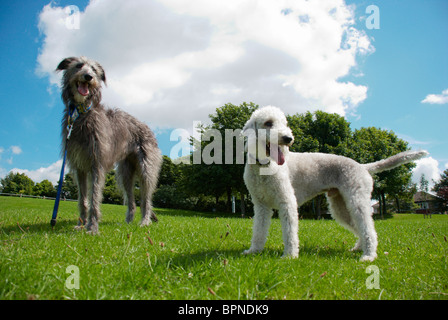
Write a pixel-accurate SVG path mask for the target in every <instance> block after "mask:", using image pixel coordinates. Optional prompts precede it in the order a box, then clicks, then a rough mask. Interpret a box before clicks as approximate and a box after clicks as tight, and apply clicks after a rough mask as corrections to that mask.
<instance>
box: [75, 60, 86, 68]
mask: <svg viewBox="0 0 448 320" xmlns="http://www.w3.org/2000/svg"><path fill="white" fill-rule="evenodd" d="M83 65H84V63H81V62H80V63H78V64H77V65H76V68H78V69H81V68H82V66H83Z"/></svg>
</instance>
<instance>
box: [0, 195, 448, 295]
mask: <svg viewBox="0 0 448 320" xmlns="http://www.w3.org/2000/svg"><path fill="white" fill-rule="evenodd" d="M53 204H54V202H53V201H49V200H40V199H25V198H12V197H0V244H1V245H0V299H287V300H291V299H448V296H447V294H448V267H447V253H448V243H447V237H448V216H446V215H443V216H442V215H433V216H432V219H423V216H422V215H395V216H394V218H392V219H387V220H377V221H376V222H375V226H376V229H377V232H378V239H379V246H378V258H377V260H375V261H374V262H359V258H360V257H361V253H359V252H358V253H352V252H349V249H350V248H351V247H352V246H353V245H354V243H355V237H354V236H353V235H352V234H351V233H350V232H348V231H346V230H345V229H343V228H342V227H341V226H339V225H338V224H337V223H335V222H334V221H329V220H321V221H314V220H302V221H300V225H299V239H300V254H299V258H298V259H282V258H280V257H281V255H282V250H283V244H282V240H281V228H280V221H279V220H278V219H273V221H272V225H271V229H270V235H269V238H268V242H267V244H266V249H265V250H264V251H263V253H261V254H258V255H251V256H244V255H242V254H241V252H242V251H243V250H244V249H247V248H248V247H249V245H250V239H251V235H252V220H250V219H240V218H231V217H227V218H226V217H217V216H216V215H215V216H212V215H211V214H210V215H207V214H203V213H196V212H189V211H180V210H170V209H157V210H156V212H157V214H158V217H159V222H158V223H155V224H152V225H150V226H149V227H144V228H141V227H139V225H138V220H139V218H140V216H139V212H137V214H136V221H134V222H133V223H131V224H126V223H125V222H124V213H125V211H126V209H125V207H123V206H116V205H103V206H102V212H103V219H102V221H101V223H100V233H99V234H98V235H96V236H91V235H89V234H87V233H86V232H85V231H84V230H83V231H76V230H74V228H73V226H74V225H75V224H76V223H77V216H78V214H77V204H76V203H75V202H61V204H60V208H59V216H58V223H57V225H56V226H55V227H54V228H51V227H50V223H49V222H50V219H51V213H52V209H53ZM372 265H374V266H376V267H377V269H376V268H375V267H372V268H374V270H376V272H372V273H367V272H366V269H367V268H368V267H369V266H372ZM70 266H75V267H77V268H78V269H77V270H79V289H76V288H70V287H72V286H73V285H75V284H76V282H75V281H74V280H73V281H72V279H73V278H74V275H73V274H72V273H67V268H68V267H70ZM69 270H70V269H69ZM376 275H378V277H376V278H374V276H376ZM372 279H373V280H375V281H373V282H372ZM366 280H367V281H366ZM366 282H367V283H369V284H370V283H375V284H377V287H379V288H378V289H376V288H372V289H368V288H367V286H366ZM66 283H68V286H67V285H66Z"/></svg>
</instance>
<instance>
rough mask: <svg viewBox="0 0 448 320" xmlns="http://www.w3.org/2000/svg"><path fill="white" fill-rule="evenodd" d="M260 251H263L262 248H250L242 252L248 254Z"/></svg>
mask: <svg viewBox="0 0 448 320" xmlns="http://www.w3.org/2000/svg"><path fill="white" fill-rule="evenodd" d="M260 251H261V250H254V249H252V248H250V249H247V250H244V251H243V253H242V254H244V255H248V254H254V253H258V252H260Z"/></svg>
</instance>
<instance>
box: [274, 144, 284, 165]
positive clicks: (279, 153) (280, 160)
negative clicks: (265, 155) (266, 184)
mask: <svg viewBox="0 0 448 320" xmlns="http://www.w3.org/2000/svg"><path fill="white" fill-rule="evenodd" d="M274 160H275V162H277V164H278V165H279V166H281V165H283V164H284V163H285V155H284V154H283V152H282V150H280V147H277V158H275V157H274Z"/></svg>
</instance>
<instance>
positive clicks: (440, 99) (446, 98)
mask: <svg viewBox="0 0 448 320" xmlns="http://www.w3.org/2000/svg"><path fill="white" fill-rule="evenodd" d="M422 103H430V104H445V103H448V89H445V90H443V91H442V94H428V95H427V96H426V98H425V99H423V100H422Z"/></svg>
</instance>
